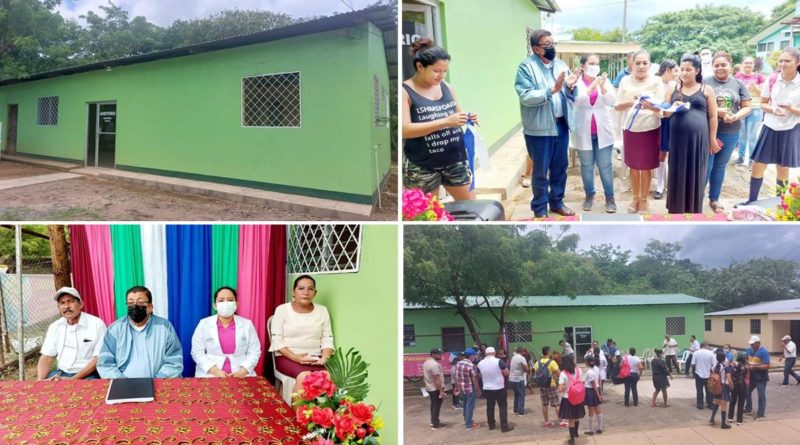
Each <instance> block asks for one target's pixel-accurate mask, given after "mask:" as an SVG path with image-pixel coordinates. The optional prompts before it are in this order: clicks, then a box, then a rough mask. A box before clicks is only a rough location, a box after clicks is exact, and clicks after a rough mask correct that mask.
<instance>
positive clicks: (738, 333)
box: [705, 314, 789, 352]
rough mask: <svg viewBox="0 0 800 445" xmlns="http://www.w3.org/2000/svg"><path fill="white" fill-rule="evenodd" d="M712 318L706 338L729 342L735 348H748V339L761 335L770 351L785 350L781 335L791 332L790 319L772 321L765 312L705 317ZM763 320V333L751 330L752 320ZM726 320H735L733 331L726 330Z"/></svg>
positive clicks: (722, 342) (722, 343)
mask: <svg viewBox="0 0 800 445" xmlns="http://www.w3.org/2000/svg"><path fill="white" fill-rule="evenodd" d="M705 319H706V320H711V331H710V332H706V333H705V334H706V340H707V341H708V342H709V343H712V344H715V345H724V344H726V343H729V344H730V345H731V347H733V348H734V349H746V348H747V347H748V346H749V345H748V340H750V337H751V336H753V335H758V336H759V337H761V345H762V346H764V347H765V348H767V350H768V351H769V352H781V351H783V343H782V342H781V337H783V336H784V335H786V334H788V333H789V321H788V320H778V321H771V320H769V318H768V316H767V315H765V314H761V315H713V316H707V317H705ZM755 319H758V320H761V333H760V334H754V333H752V332H750V320H755ZM725 320H733V332H725Z"/></svg>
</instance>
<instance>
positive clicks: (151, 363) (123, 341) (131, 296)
mask: <svg viewBox="0 0 800 445" xmlns="http://www.w3.org/2000/svg"><path fill="white" fill-rule="evenodd" d="M125 295H126V299H127V303H128V315H127V316H126V317H123V318H120V319H119V320H117V321H115V322H114V323H112V324H111V326H109V328H108V331H107V332H106V336H105V338H104V340H103V348H102V350H101V351H100V356H99V357H98V359H97V372H99V373H100V377H102V378H104V379H109V378H111V379H116V378H125V377H128V378H133V377H150V378H172V377H180V376H181V373H182V372H183V350H182V349H181V342H180V340H179V339H178V335H177V334H176V333H175V329H174V328H173V327H172V324H170V322H169V321H168V320H166V319H163V318H161V317H158V316H156V315H153V295H152V294H151V293H150V290H149V289H147V288H146V287H144V286H134V287H132V288H130V289H128V291H127V292H126V293H125Z"/></svg>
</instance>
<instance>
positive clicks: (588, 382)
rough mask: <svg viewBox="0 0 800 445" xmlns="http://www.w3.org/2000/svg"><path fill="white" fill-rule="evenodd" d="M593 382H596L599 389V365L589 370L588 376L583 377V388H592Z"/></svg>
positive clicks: (587, 371) (587, 370)
mask: <svg viewBox="0 0 800 445" xmlns="http://www.w3.org/2000/svg"><path fill="white" fill-rule="evenodd" d="M592 382H594V383H595V384H596V385H597V387H598V388H599V387H600V369H599V368H598V367H597V365H595V366H593V367H591V368H587V369H586V375H584V376H583V386H584V387H586V388H591V387H592Z"/></svg>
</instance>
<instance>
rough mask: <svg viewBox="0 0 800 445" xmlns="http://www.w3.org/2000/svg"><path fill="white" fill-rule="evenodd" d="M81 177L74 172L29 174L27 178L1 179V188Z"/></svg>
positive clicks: (6, 188)
mask: <svg viewBox="0 0 800 445" xmlns="http://www.w3.org/2000/svg"><path fill="white" fill-rule="evenodd" d="M81 177H82V176H81V175H76V174H74V173H51V174H47V175H39V176H29V177H26V178H14V179H6V180H3V181H0V190H8V189H13V188H17V187H26V186H29V185H34V184H43V183H45V182H55V181H63V180H65V179H75V178H81Z"/></svg>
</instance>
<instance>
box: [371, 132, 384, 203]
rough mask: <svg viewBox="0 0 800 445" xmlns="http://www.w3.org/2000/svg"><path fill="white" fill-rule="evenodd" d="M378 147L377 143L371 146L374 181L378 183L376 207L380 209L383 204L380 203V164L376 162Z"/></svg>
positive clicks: (379, 146)
mask: <svg viewBox="0 0 800 445" xmlns="http://www.w3.org/2000/svg"><path fill="white" fill-rule="evenodd" d="M380 148H381V145H380V144H378V145H376V146H375V147H373V151H372V152H373V154H374V155H375V156H374V157H375V181H377V183H378V208H379V209H382V208H383V204H382V203H381V190H382V189H381V167H380V164H379V162H378V150H380Z"/></svg>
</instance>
